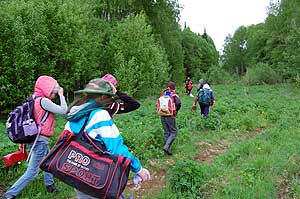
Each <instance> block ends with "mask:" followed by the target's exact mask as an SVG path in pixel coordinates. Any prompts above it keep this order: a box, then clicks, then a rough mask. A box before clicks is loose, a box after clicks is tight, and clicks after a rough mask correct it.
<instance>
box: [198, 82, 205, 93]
mask: <svg viewBox="0 0 300 199" xmlns="http://www.w3.org/2000/svg"><path fill="white" fill-rule="evenodd" d="M203 84H204V80H203V79H200V80H199V82H198V86H197V92H199V90H200V89H201V88H203Z"/></svg>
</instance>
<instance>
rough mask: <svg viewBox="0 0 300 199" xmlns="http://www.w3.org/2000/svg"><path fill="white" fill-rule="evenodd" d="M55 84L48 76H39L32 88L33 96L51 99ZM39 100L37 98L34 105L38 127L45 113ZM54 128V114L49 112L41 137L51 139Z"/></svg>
mask: <svg viewBox="0 0 300 199" xmlns="http://www.w3.org/2000/svg"><path fill="white" fill-rule="evenodd" d="M56 84H57V81H56V80H55V79H53V78H52V77H49V76H40V77H39V78H38V79H37V81H36V83H35V86H34V96H39V97H46V98H48V99H51V98H50V96H51V92H52V90H53V89H54V86H55V85H56ZM41 99H42V98H37V99H36V100H35V103H34V111H33V114H34V119H35V121H36V123H37V124H38V125H39V124H40V122H41V120H42V117H43V115H44V113H45V112H46V111H45V110H44V109H43V108H42V107H41ZM54 127H55V121H54V114H53V113H51V112H49V115H48V118H47V119H46V121H45V122H44V125H43V126H42V129H41V132H40V134H41V135H44V136H47V137H51V136H52V135H53V133H54Z"/></svg>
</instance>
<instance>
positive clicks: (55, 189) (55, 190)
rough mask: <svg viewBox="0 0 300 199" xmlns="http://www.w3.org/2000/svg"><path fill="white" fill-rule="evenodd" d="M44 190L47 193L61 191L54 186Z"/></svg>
mask: <svg viewBox="0 0 300 199" xmlns="http://www.w3.org/2000/svg"><path fill="white" fill-rule="evenodd" d="M46 189H47V192H48V193H58V192H60V191H61V190H60V189H58V188H56V186H55V185H54V184H52V185H48V186H46Z"/></svg>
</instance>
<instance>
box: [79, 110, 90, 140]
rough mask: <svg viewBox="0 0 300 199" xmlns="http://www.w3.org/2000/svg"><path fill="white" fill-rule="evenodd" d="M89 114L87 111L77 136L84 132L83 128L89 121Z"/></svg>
mask: <svg viewBox="0 0 300 199" xmlns="http://www.w3.org/2000/svg"><path fill="white" fill-rule="evenodd" d="M90 115H91V112H89V113H88V114H87V116H86V118H85V121H84V123H83V125H82V127H81V129H80V131H79V133H78V134H77V136H78V137H81V136H82V134H83V133H84V128H85V126H86V125H87V123H88V121H89V118H90Z"/></svg>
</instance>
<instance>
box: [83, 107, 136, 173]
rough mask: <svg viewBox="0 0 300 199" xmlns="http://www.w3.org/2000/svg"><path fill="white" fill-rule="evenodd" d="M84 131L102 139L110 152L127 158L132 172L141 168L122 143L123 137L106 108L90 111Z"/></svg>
mask: <svg viewBox="0 0 300 199" xmlns="http://www.w3.org/2000/svg"><path fill="white" fill-rule="evenodd" d="M86 132H87V133H88V135H89V136H90V137H91V138H93V139H95V140H99V141H101V140H102V141H103V142H104V144H105V146H106V148H107V150H108V151H109V152H110V153H111V154H116V155H122V156H124V157H127V158H129V159H130V160H131V165H130V166H131V170H132V171H133V172H135V173H137V172H139V171H140V170H141V163H140V161H139V160H138V159H137V158H136V157H135V156H134V155H133V154H132V153H130V152H129V149H128V147H127V146H126V145H125V144H124V143H123V137H122V135H121V134H120V132H119V129H118V128H117V126H116V125H115V123H114V121H113V119H112V118H111V117H110V115H109V114H108V112H107V111H106V110H96V111H93V112H92V113H91V116H90V121H89V123H88V124H87V126H86Z"/></svg>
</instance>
